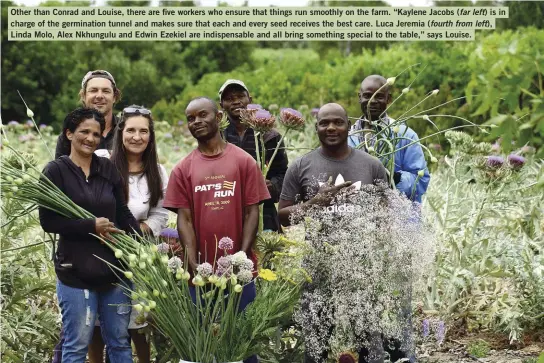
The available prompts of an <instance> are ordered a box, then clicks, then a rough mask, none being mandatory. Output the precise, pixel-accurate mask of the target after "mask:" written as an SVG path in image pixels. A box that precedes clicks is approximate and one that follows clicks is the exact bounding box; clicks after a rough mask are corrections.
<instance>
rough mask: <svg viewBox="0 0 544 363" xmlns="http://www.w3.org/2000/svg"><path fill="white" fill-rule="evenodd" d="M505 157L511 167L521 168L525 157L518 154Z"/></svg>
mask: <svg viewBox="0 0 544 363" xmlns="http://www.w3.org/2000/svg"><path fill="white" fill-rule="evenodd" d="M507 159H508V163H509V164H510V166H511V167H512V168H513V169H521V168H522V167H523V165H524V164H525V158H524V157H523V156H520V155H516V154H510V155H508V158H507Z"/></svg>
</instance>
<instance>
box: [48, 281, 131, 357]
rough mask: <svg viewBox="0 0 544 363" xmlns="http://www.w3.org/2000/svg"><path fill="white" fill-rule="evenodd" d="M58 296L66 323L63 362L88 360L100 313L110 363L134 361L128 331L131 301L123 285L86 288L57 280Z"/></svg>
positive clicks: (63, 322)
mask: <svg viewBox="0 0 544 363" xmlns="http://www.w3.org/2000/svg"><path fill="white" fill-rule="evenodd" d="M57 296H58V299H59V305H60V309H61V314H62V325H63V337H62V338H63V339H62V340H63V341H62V363H84V362H85V359H86V356H87V349H88V345H89V343H90V342H91V339H92V336H93V331H94V321H95V319H96V314H97V313H100V325H101V327H102V337H103V339H104V342H105V343H106V346H107V352H108V355H109V357H110V359H111V362H112V363H132V348H131V346H130V337H129V333H128V323H129V318H130V311H131V305H130V304H131V302H130V297H128V296H126V295H125V293H124V291H123V289H122V288H121V287H119V286H112V288H111V289H108V290H105V291H96V290H86V289H78V288H74V287H70V286H67V285H65V284H63V283H62V282H60V281H59V280H57Z"/></svg>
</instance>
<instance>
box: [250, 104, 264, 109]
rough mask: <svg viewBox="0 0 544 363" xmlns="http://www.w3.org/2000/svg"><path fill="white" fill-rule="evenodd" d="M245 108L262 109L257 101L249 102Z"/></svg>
mask: <svg viewBox="0 0 544 363" xmlns="http://www.w3.org/2000/svg"><path fill="white" fill-rule="evenodd" d="M246 109H248V110H262V109H263V106H261V105H259V104H258V103H250V104H249V105H247V107H246Z"/></svg>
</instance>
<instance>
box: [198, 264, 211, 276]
mask: <svg viewBox="0 0 544 363" xmlns="http://www.w3.org/2000/svg"><path fill="white" fill-rule="evenodd" d="M196 271H197V272H198V274H199V275H200V276H202V277H204V278H207V277H210V276H211V275H212V274H213V267H212V265H210V264H209V263H208V262H204V263H202V264H200V265H198V267H197V268H196Z"/></svg>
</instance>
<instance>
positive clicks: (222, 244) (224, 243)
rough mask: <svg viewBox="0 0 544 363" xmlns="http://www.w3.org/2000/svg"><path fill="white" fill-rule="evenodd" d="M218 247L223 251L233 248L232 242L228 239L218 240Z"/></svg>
mask: <svg viewBox="0 0 544 363" xmlns="http://www.w3.org/2000/svg"><path fill="white" fill-rule="evenodd" d="M218 247H219V248H220V249H222V250H224V251H226V250H232V249H233V248H234V241H233V240H232V239H230V238H229V237H223V238H221V239H220V240H219V243H218Z"/></svg>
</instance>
